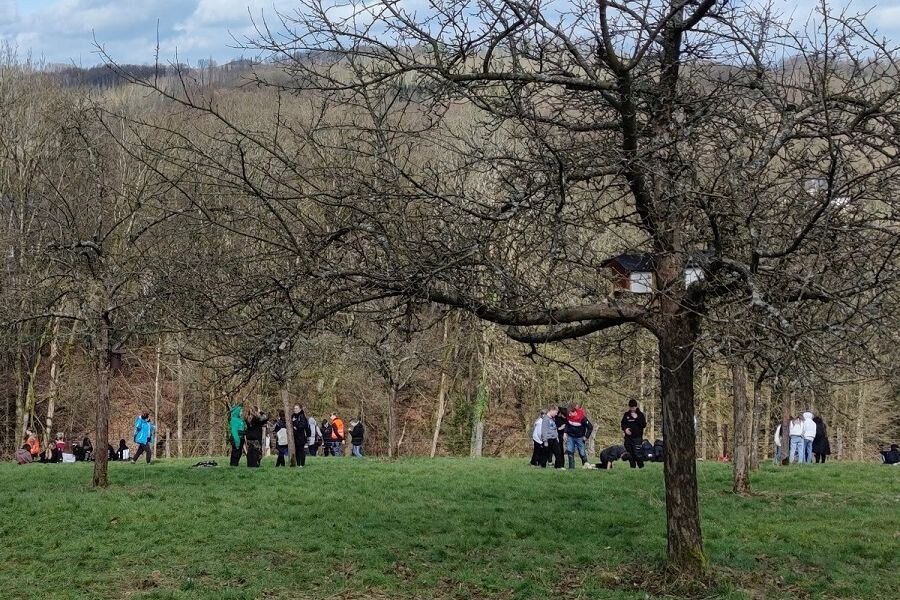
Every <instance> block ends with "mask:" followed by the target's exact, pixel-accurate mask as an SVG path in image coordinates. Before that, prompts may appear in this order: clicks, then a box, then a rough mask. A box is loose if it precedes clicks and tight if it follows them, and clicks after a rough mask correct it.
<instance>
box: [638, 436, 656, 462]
mask: <svg viewBox="0 0 900 600" xmlns="http://www.w3.org/2000/svg"><path fill="white" fill-rule="evenodd" d="M641 459H642V460H644V461H646V462H653V444H651V443H650V440H644V441H643V443H641Z"/></svg>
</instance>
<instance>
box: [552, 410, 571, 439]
mask: <svg viewBox="0 0 900 600" xmlns="http://www.w3.org/2000/svg"><path fill="white" fill-rule="evenodd" d="M553 422H554V423H555V424H556V431H557V435H558V436H559V439H560V441H562V439H563V434H565V433H566V426H567V425H568V423H569V420H568V419H566V415H564V414H562V411H560V412H559V413H557V414H556V416H555V417H553Z"/></svg>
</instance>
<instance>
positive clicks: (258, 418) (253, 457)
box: [244, 406, 269, 467]
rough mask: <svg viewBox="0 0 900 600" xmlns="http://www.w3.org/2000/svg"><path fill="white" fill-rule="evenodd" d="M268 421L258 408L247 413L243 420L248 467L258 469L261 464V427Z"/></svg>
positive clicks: (255, 407)
mask: <svg viewBox="0 0 900 600" xmlns="http://www.w3.org/2000/svg"><path fill="white" fill-rule="evenodd" d="M268 421H269V417H267V416H266V413H264V412H262V411H261V410H260V409H259V407H258V406H254V407H253V408H251V409H250V410H249V411H247V417H246V418H245V419H244V422H245V423H246V424H247V428H246V433H245V434H244V439H245V440H246V442H247V466H248V467H259V466H260V463H261V462H262V439H263V427H265V425H266V423H267V422H268Z"/></svg>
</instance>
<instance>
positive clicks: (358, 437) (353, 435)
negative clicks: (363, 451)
mask: <svg viewBox="0 0 900 600" xmlns="http://www.w3.org/2000/svg"><path fill="white" fill-rule="evenodd" d="M365 435H366V430H365V428H364V427H363V424H362V423H357V424H356V426H355V427H354V428H353V429H351V430H350V443H351V444H353V445H354V446H362V445H363V440H364V439H365Z"/></svg>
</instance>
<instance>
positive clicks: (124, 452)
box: [116, 440, 131, 460]
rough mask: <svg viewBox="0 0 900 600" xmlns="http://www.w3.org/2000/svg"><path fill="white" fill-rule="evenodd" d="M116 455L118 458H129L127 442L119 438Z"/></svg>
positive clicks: (129, 451)
mask: <svg viewBox="0 0 900 600" xmlns="http://www.w3.org/2000/svg"><path fill="white" fill-rule="evenodd" d="M116 456H118V458H119V460H129V459H130V458H131V450H129V449H128V444H126V443H125V440H119V449H118V450H116Z"/></svg>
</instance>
